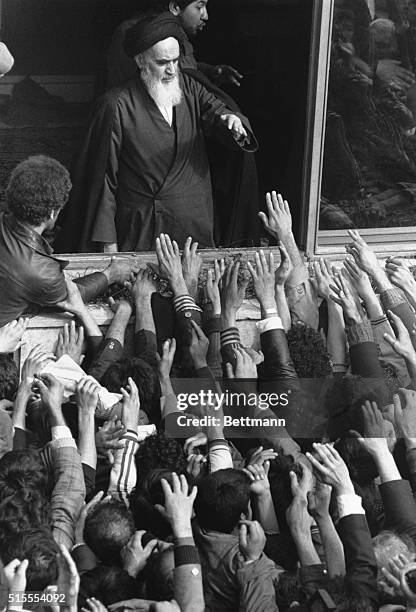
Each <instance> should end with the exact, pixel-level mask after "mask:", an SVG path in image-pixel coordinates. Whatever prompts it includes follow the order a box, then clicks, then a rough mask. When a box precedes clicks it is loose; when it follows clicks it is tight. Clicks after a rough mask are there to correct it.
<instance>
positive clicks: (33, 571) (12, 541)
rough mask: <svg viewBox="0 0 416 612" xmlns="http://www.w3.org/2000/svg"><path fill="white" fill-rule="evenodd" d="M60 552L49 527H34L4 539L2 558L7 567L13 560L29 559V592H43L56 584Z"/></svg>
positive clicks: (27, 587)
mask: <svg viewBox="0 0 416 612" xmlns="http://www.w3.org/2000/svg"><path fill="white" fill-rule="evenodd" d="M58 552H59V548H58V545H57V544H56V542H55V540H54V538H53V536H52V532H51V531H50V529H49V528H48V527H34V528H32V529H28V530H26V531H22V532H21V533H19V534H17V535H14V536H11V537H9V538H4V539H3V540H2V543H1V558H2V561H3V563H4V564H5V565H7V564H8V563H10V561H12V560H13V559H27V560H28V561H29V565H28V568H27V571H26V578H27V585H26V590H27V591H43V589H45V588H46V587H47V586H48V585H51V584H56V579H57V576H58V565H57V559H56V555H57V553H58Z"/></svg>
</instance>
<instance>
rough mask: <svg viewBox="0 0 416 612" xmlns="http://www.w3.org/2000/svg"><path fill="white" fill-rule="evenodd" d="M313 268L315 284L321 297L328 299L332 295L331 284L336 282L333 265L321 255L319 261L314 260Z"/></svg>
mask: <svg viewBox="0 0 416 612" xmlns="http://www.w3.org/2000/svg"><path fill="white" fill-rule="evenodd" d="M313 270H314V278H313V279H312V282H313V285H314V286H315V288H316V291H317V293H318V295H319V296H320V297H321V298H324V299H326V300H328V299H329V298H330V297H331V284H332V285H333V284H334V278H333V273H332V268H331V265H330V263H329V262H328V261H326V260H325V259H323V258H322V257H321V258H320V260H319V261H314V262H313Z"/></svg>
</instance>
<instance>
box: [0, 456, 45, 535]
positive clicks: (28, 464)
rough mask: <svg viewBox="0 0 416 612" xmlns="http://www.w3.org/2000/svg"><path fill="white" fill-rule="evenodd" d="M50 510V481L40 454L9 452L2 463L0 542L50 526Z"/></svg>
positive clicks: (0, 465) (0, 461)
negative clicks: (15, 535)
mask: <svg viewBox="0 0 416 612" xmlns="http://www.w3.org/2000/svg"><path fill="white" fill-rule="evenodd" d="M49 511H50V504H49V479H48V474H47V471H46V469H45V467H44V465H43V463H42V461H41V459H40V457H39V453H38V452H35V451H33V452H30V451H11V452H9V453H6V454H5V455H4V456H3V457H2V459H1V460H0V540H1V539H2V538H3V537H4V536H6V535H12V534H18V533H20V532H21V531H23V530H26V529H29V528H30V527H34V526H40V525H46V524H48V523H49Z"/></svg>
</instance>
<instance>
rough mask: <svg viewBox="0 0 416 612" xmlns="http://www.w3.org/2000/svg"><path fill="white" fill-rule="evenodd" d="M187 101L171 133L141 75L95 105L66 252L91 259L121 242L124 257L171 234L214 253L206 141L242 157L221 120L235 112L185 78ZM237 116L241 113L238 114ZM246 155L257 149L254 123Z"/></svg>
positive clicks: (64, 239)
mask: <svg viewBox="0 0 416 612" xmlns="http://www.w3.org/2000/svg"><path fill="white" fill-rule="evenodd" d="M180 83H181V88H182V92H183V99H182V102H181V103H180V104H179V105H178V106H176V107H175V108H174V113H173V114H174V118H173V123H172V126H170V125H169V124H168V123H167V121H166V120H165V119H164V117H163V115H162V114H161V112H160V110H159V109H158V107H157V105H156V104H155V102H154V101H153V99H152V98H151V97H150V95H149V94H148V92H147V90H146V89H145V87H144V86H143V84H142V82H141V80H140V78H139V77H138V76H136V77H135V78H133V79H132V80H130V81H129V82H128V83H126V84H125V85H124V86H123V87H120V88H118V89H114V90H111V91H109V92H108V93H107V94H105V95H104V96H103V97H102V98H101V99H100V100H99V101H98V104H97V108H96V111H95V113H94V116H93V120H92V123H91V125H90V128H89V131H88V134H87V138H86V142H85V144H84V148H83V151H82V152H81V154H80V156H79V158H78V160H77V167H76V169H75V175H74V188H73V191H72V194H71V198H70V201H69V203H68V205H67V207H66V208H67V210H66V214H65V217H64V225H63V229H62V231H61V238H60V239H59V237H58V241H57V245H56V248H57V249H59V251H60V252H65V251H66V252H88V251H94V250H96V247H97V243H114V242H117V244H118V247H119V250H120V251H147V250H151V249H154V246H155V240H156V237H157V236H158V235H159V234H160V233H161V232H165V233H168V234H169V235H170V236H171V238H172V239H175V240H176V241H177V242H178V244H179V246H180V247H182V246H183V244H184V242H185V240H186V238H187V237H188V236H192V237H193V238H194V240H196V241H198V242H199V246H200V247H201V248H203V247H213V246H214V238H213V232H214V220H213V201H212V189H211V178H210V168H209V163H208V157H207V152H206V141H205V138H206V136H208V137H215V138H216V139H219V140H220V141H221V142H222V143H223V144H224V145H226V146H228V147H230V148H231V149H233V150H237V151H238V150H241V147H240V145H238V144H237V143H236V142H235V141H234V139H233V137H232V134H231V132H230V131H229V130H228V129H227V128H226V127H225V126H224V125H223V124H222V123H221V121H220V116H221V115H223V114H227V113H230V112H231V111H230V110H229V109H228V108H227V107H226V106H225V104H224V103H223V102H222V101H220V100H219V99H218V98H216V97H215V96H214V95H213V94H211V93H210V92H208V91H207V90H206V89H205V88H204V87H203V86H202V85H201V84H200V83H198V82H197V81H196V80H194V79H192V78H191V77H190V76H188V75H181V76H180ZM235 114H237V113H235ZM239 116H240V118H241V119H242V121H243V123H244V125H245V127H246V129H247V130H248V132H249V137H250V142H249V144H248V145H245V147H244V150H245V151H248V152H254V151H255V150H256V149H257V142H256V140H255V138H254V136H253V134H252V133H251V128H250V125H249V123H248V120H247V119H246V118H245V117H243V116H242V115H239Z"/></svg>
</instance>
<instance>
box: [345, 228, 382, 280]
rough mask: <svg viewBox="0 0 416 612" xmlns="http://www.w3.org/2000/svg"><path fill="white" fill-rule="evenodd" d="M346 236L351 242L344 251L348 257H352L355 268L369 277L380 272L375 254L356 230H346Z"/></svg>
mask: <svg viewBox="0 0 416 612" xmlns="http://www.w3.org/2000/svg"><path fill="white" fill-rule="evenodd" d="M348 234H349V235H350V237H351V238H352V242H351V243H350V244H348V245H347V246H346V247H345V249H346V251H347V253H348V254H349V255H352V256H353V258H354V260H355V263H356V264H357V266H359V267H360V268H361V270H363V271H364V272H367V274H368V275H369V276H374V275H375V274H377V271H378V270H380V264H379V261H378V259H377V256H376V254H375V253H374V251H373V250H372V249H370V247H369V246H368V244H367V243H366V241H365V240H364V239H363V238H361V236H360V234H359V233H358V232H357V230H348Z"/></svg>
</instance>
